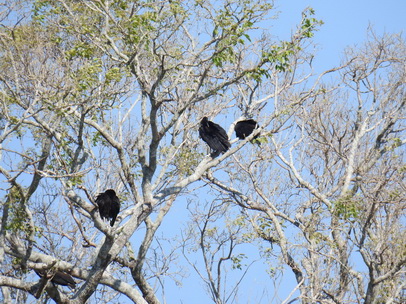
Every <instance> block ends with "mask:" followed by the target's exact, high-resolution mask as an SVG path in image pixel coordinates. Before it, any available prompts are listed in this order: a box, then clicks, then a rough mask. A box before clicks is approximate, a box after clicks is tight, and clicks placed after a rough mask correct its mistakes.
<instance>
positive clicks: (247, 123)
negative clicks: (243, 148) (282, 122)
mask: <svg viewBox="0 0 406 304" xmlns="http://www.w3.org/2000/svg"><path fill="white" fill-rule="evenodd" d="M256 128H258V123H257V122H256V121H255V120H253V119H247V120H241V121H239V122H237V123H236V125H235V127H234V131H235V135H236V136H237V137H238V138H239V139H241V140H242V139H244V138H246V137H247V136H249V135H250V134H251V133H252V131H254V130H255V129H256ZM258 136H259V134H257V135H255V136H254V138H253V139H257V138H258Z"/></svg>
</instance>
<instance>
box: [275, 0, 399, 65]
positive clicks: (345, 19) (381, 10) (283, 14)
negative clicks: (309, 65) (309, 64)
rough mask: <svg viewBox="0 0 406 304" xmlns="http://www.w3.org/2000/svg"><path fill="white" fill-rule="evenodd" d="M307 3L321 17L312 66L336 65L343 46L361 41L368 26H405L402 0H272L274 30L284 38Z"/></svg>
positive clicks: (378, 30) (390, 28) (381, 30)
mask: <svg viewBox="0 0 406 304" xmlns="http://www.w3.org/2000/svg"><path fill="white" fill-rule="evenodd" d="M309 6H310V7H312V8H313V9H315V11H316V16H315V17H316V18H317V19H321V20H323V21H324V25H323V26H322V27H321V29H320V30H319V31H318V32H316V34H315V37H314V41H315V42H316V43H317V45H318V56H316V57H315V63H316V67H317V68H321V69H323V70H325V69H328V68H331V67H333V66H336V65H338V64H339V62H340V58H341V57H342V52H343V50H344V49H345V48H346V47H347V46H353V45H361V44H362V43H363V42H364V41H365V38H366V34H367V29H368V26H372V28H373V29H374V30H375V31H376V33H377V34H383V33H384V32H386V33H398V32H401V31H403V33H405V30H406V0H386V1H382V0H276V1H275V7H276V9H277V10H279V11H280V15H279V19H278V20H276V21H275V22H274V26H273V29H274V31H275V33H276V34H277V35H281V38H286V39H287V38H288V37H289V35H290V33H291V31H292V26H293V24H294V23H298V22H299V21H300V18H301V15H300V13H301V11H303V9H304V8H306V7H309Z"/></svg>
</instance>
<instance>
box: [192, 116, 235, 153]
mask: <svg viewBox="0 0 406 304" xmlns="http://www.w3.org/2000/svg"><path fill="white" fill-rule="evenodd" d="M199 135H200V137H201V138H202V139H203V140H204V141H205V142H206V143H207V144H208V145H209V147H210V149H211V154H210V155H211V157H213V158H214V157H217V156H219V155H220V153H224V152H226V151H227V150H228V149H229V148H230V147H231V145H230V143H229V141H228V136H227V133H226V131H224V129H223V128H222V127H220V126H219V125H218V124H216V123H214V122H212V121H210V120H208V119H207V117H203V119H202V121H201V122H200V127H199Z"/></svg>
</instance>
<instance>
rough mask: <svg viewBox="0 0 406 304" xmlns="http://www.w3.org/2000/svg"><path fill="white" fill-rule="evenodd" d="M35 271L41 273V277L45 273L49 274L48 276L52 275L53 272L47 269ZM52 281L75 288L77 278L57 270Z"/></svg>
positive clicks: (39, 260)
mask: <svg viewBox="0 0 406 304" xmlns="http://www.w3.org/2000/svg"><path fill="white" fill-rule="evenodd" d="M36 262H37V263H42V261H41V259H37V261H36ZM35 273H36V274H37V275H39V276H40V277H41V278H42V277H43V276H44V275H47V277H48V278H50V277H52V273H51V272H50V273H47V272H46V271H45V270H35ZM51 282H52V283H54V284H58V285H62V286H68V287H69V288H72V289H75V287H76V282H75V280H74V279H73V278H72V277H71V276H70V275H69V274H67V273H65V272H62V271H56V272H55V274H54V275H53V277H52V279H51Z"/></svg>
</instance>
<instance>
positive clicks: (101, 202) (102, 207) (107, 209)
mask: <svg viewBox="0 0 406 304" xmlns="http://www.w3.org/2000/svg"><path fill="white" fill-rule="evenodd" d="M96 203H97V205H98V206H99V213H100V217H101V218H102V219H103V220H106V219H107V220H108V219H110V226H111V227H113V225H114V222H115V221H116V218H117V214H118V213H119V212H120V200H119V199H118V197H117V195H116V192H115V191H114V190H113V189H108V190H106V191H105V192H104V193H100V194H99V195H98V196H97V198H96Z"/></svg>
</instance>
